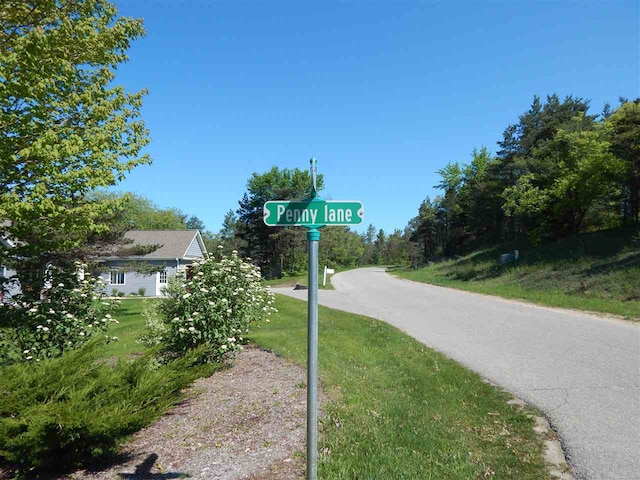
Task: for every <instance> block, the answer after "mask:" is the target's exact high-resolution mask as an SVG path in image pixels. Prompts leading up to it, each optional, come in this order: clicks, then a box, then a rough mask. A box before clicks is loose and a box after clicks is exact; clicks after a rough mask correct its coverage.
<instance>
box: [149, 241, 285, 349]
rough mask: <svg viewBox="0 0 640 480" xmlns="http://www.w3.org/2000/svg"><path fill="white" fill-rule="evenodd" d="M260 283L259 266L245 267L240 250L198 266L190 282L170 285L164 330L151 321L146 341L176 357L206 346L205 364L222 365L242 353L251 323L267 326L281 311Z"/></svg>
mask: <svg viewBox="0 0 640 480" xmlns="http://www.w3.org/2000/svg"><path fill="white" fill-rule="evenodd" d="M219 248H220V247H219ZM220 250H221V248H220ZM261 279H262V278H261V276H260V270H259V269H258V267H255V266H254V265H252V264H251V263H248V262H244V261H243V260H242V259H241V258H239V257H238V252H236V251H235V250H234V251H233V253H232V255H231V256H228V257H227V256H224V255H221V254H220V255H219V257H218V258H215V257H211V258H209V259H206V260H202V261H198V262H195V263H193V264H192V265H191V270H190V273H189V278H188V279H187V278H184V277H179V276H176V277H175V278H174V279H172V281H170V282H169V285H168V287H167V289H166V294H167V298H164V299H162V300H161V301H160V305H159V310H160V314H161V316H162V320H163V326H160V325H158V323H157V322H154V321H153V319H152V318H148V319H147V322H148V326H149V328H150V329H149V331H148V335H147V336H146V337H145V338H144V339H143V341H145V343H147V344H148V345H152V344H153V343H154V341H155V342H157V341H160V342H161V344H162V345H163V346H164V348H165V351H166V352H167V353H169V354H173V355H182V354H184V353H186V352H188V351H190V350H192V349H194V348H196V347H198V346H201V345H203V346H205V351H206V354H205V355H206V358H204V359H203V360H205V361H217V360H219V359H220V358H221V357H222V356H224V355H225V354H227V353H229V352H233V351H235V350H237V349H238V348H240V347H239V345H240V344H241V343H242V342H243V341H244V337H243V335H244V334H246V333H247V332H248V331H249V330H248V328H249V324H250V323H252V322H259V321H267V322H268V321H269V316H270V315H271V313H272V312H275V311H276V309H275V308H274V307H273V303H274V298H273V297H274V295H273V293H271V292H270V291H269V288H268V287H266V288H265V287H264V286H263V285H262V283H261ZM154 332H155V335H154ZM158 337H160V338H158Z"/></svg>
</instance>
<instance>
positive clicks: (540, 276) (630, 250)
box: [389, 228, 640, 320]
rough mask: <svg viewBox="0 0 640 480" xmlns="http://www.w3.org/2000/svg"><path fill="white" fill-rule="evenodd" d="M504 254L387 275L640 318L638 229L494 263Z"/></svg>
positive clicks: (479, 254) (498, 251)
mask: <svg viewBox="0 0 640 480" xmlns="http://www.w3.org/2000/svg"><path fill="white" fill-rule="evenodd" d="M507 251H508V250H506V249H504V248H492V249H486V250H481V251H476V252H474V253H472V254H470V255H467V256H465V257H463V258H459V259H454V260H448V261H443V262H439V263H434V264H431V265H430V266H427V267H425V268H420V269H417V270H412V269H410V268H408V267H402V268H393V269H389V272H390V273H393V274H395V275H398V276H400V277H403V278H407V279H409V280H415V281H418V282H424V283H431V284H434V285H441V286H445V287H453V288H458V289H462V290H468V291H472V292H478V293H486V294H490V295H498V296H501V297H505V298H514V299H523V300H527V301H530V302H534V303H538V304H542V305H548V306H553V307H563V308H573V309H579V310H587V311H592V312H601V313H610V314H614V315H620V316H623V317H627V318H630V319H635V320H637V319H640V231H639V230H638V229H637V228H630V229H617V230H609V231H604V232H595V233H589V234H582V235H577V236H575V237H572V238H568V239H566V240H563V241H560V242H555V243H553V244H549V245H545V246H542V247H539V248H532V249H529V250H521V252H520V254H521V257H520V260H519V261H517V262H515V263H509V264H506V265H498V261H497V260H498V258H499V256H500V254H501V253H506V252H507Z"/></svg>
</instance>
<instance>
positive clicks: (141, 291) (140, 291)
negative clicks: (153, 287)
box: [138, 287, 147, 297]
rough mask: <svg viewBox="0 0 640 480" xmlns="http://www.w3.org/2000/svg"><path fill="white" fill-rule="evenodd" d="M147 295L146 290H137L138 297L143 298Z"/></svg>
mask: <svg viewBox="0 0 640 480" xmlns="http://www.w3.org/2000/svg"><path fill="white" fill-rule="evenodd" d="M146 293H147V289H146V288H144V287H140V288H139V289H138V295H140V296H141V297H144V295H145V294H146Z"/></svg>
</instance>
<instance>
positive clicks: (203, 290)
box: [200, 288, 209, 293]
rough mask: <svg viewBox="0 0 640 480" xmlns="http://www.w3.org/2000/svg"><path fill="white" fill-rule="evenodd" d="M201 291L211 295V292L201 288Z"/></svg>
mask: <svg viewBox="0 0 640 480" xmlns="http://www.w3.org/2000/svg"><path fill="white" fill-rule="evenodd" d="M200 291H201V292H202V293H209V290H207V289H206V288H201V289H200Z"/></svg>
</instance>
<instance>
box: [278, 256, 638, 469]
mask: <svg viewBox="0 0 640 480" xmlns="http://www.w3.org/2000/svg"><path fill="white" fill-rule="evenodd" d="M332 283H333V286H334V287H335V289H336V290H320V291H319V292H318V293H319V296H318V299H319V302H320V303H321V304H322V305H326V306H328V307H332V308H337V309H340V310H345V311H348V312H353V313H359V314H363V315H368V316H370V317H374V318H378V319H380V320H384V321H386V322H388V323H390V324H392V325H395V326H397V327H399V328H400V329H402V330H404V331H406V332H407V333H408V334H410V335H412V336H413V337H415V338H417V339H418V340H420V341H422V342H424V343H425V344H427V345H429V346H432V347H433V348H435V349H437V350H439V351H441V352H443V353H445V354H447V355H449V356H450V357H452V358H454V359H456V360H458V361H460V362H461V363H463V364H464V365H466V366H468V367H470V368H471V369H473V370H475V371H476V372H478V373H480V374H481V375H483V376H484V377H486V378H487V379H489V380H491V381H492V382H494V383H497V384H498V385H500V386H502V387H503V388H505V389H506V390H508V391H510V392H512V393H514V394H515V395H517V396H518V397H520V398H522V399H524V400H525V401H527V402H529V403H530V404H532V405H535V406H537V407H538V408H540V409H541V410H542V411H543V412H545V414H546V415H547V417H548V418H549V419H550V421H551V424H552V425H553V426H554V428H555V429H556V430H557V431H558V433H559V434H560V438H561V439H562V441H563V444H564V446H565V450H566V452H567V456H568V458H569V460H570V462H571V463H572V465H573V466H574V468H575V473H576V476H577V477H579V478H583V479H588V480H640V325H639V324H633V323H631V322H626V321H622V320H614V319H607V318H600V317H597V316H594V315H589V314H584V313H580V312H571V311H564V310H558V309H551V308H544V307H537V306H533V305H528V304H524V303H520V302H514V301H508V300H502V299H499V298H496V297H490V296H486V295H478V294H472V293H467V292H463V291H459V290H453V289H448V288H441V287H434V286H431V285H426V284H421V283H416V282H410V281H406V280H399V279H397V278H394V277H392V276H390V275H388V274H386V273H385V272H384V270H383V269H380V268H367V269H358V270H351V271H347V272H343V273H339V274H337V275H335V276H334V277H333V279H332ZM274 291H275V292H278V293H283V294H286V295H289V296H293V297H297V298H301V299H306V294H307V292H306V291H294V290H291V289H274Z"/></svg>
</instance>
